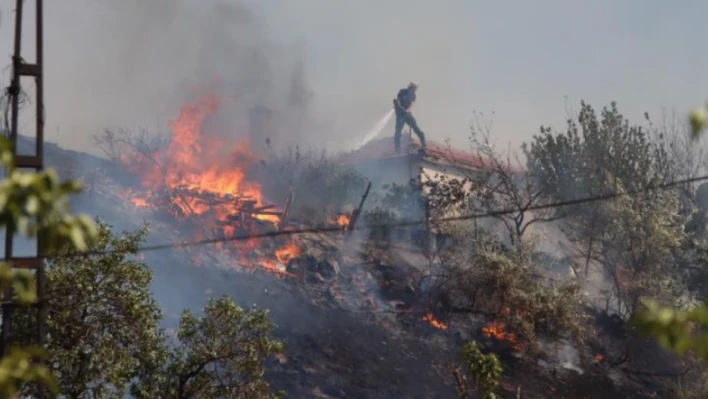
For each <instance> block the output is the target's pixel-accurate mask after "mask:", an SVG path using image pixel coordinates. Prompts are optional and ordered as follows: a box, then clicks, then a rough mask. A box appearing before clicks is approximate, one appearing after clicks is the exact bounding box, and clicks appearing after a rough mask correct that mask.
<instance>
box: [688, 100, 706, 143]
mask: <svg viewBox="0 0 708 399" xmlns="http://www.w3.org/2000/svg"><path fill="white" fill-rule="evenodd" d="M706 121H708V106H703V107H697V108H694V109H693V110H692V111H691V113H690V114H689V116H688V122H689V124H690V126H691V138H693V139H694V140H695V139H696V138H698V136H699V135H700V134H701V133H702V132H703V130H704V129H705V127H706Z"/></svg>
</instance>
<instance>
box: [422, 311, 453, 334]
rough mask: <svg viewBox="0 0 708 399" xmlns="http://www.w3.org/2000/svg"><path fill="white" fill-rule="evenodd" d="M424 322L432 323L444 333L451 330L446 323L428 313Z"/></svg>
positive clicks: (424, 317)
mask: <svg viewBox="0 0 708 399" xmlns="http://www.w3.org/2000/svg"><path fill="white" fill-rule="evenodd" d="M423 320H424V321H427V322H428V323H430V325H431V326H433V327H435V328H437V329H438V330H443V331H445V330H447V329H448V328H449V326H448V325H447V324H445V323H443V322H442V321H440V320H438V319H436V318H435V316H433V314H432V313H426V314H425V316H423Z"/></svg>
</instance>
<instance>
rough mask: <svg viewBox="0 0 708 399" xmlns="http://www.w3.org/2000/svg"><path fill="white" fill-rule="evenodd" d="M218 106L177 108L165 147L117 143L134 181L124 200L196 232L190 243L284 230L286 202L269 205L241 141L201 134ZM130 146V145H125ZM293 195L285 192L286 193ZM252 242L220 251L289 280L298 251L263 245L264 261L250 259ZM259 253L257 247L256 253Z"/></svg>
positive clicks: (288, 245) (289, 245)
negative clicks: (265, 249)
mask: <svg viewBox="0 0 708 399" xmlns="http://www.w3.org/2000/svg"><path fill="white" fill-rule="evenodd" d="M220 107H221V99H220V98H218V97H216V96H207V97H204V98H202V99H201V100H200V101H198V102H196V103H193V104H188V105H185V106H183V107H182V109H181V110H180V112H179V115H178V117H177V118H176V119H175V120H174V121H172V122H171V123H170V127H171V131H172V136H171V139H170V140H169V143H168V144H166V145H165V146H162V147H158V148H150V147H149V146H141V145H137V144H136V143H130V142H128V141H125V140H124V141H122V144H123V148H122V149H121V151H120V154H121V157H120V159H119V161H120V162H121V164H122V165H123V167H124V168H125V169H126V170H128V171H130V172H131V173H132V174H133V175H135V176H136V177H137V178H138V179H139V181H140V188H139V189H129V190H127V191H126V192H125V193H124V198H126V199H129V200H130V201H131V202H132V203H133V205H134V206H135V207H137V208H149V209H151V210H153V211H158V212H164V213H167V214H169V215H170V216H172V217H174V218H175V219H177V220H181V221H183V222H186V223H188V224H189V225H191V226H192V227H193V228H194V229H195V233H194V234H195V238H196V239H207V238H213V237H223V238H224V239H225V241H228V240H229V239H230V238H232V237H235V236H239V235H248V234H255V233H262V232H265V231H273V230H276V229H279V228H281V227H283V222H284V219H285V216H287V215H286V210H287V208H288V207H289V204H290V202H291V201H292V198H288V199H284V202H285V203H286V210H280V209H278V208H277V207H276V206H275V205H274V204H271V203H268V202H267V201H266V200H265V198H264V195H263V191H262V189H261V185H260V184H259V183H258V182H256V181H253V180H250V179H249V178H248V175H249V171H250V170H251V168H253V167H254V166H255V165H256V164H257V163H258V160H259V157H258V155H257V154H255V153H254V152H253V151H251V149H250V145H249V142H248V141H241V142H239V143H237V144H235V145H234V146H229V143H228V142H226V141H225V140H224V139H223V138H218V137H212V136H209V135H206V134H204V132H203V131H202V125H203V124H204V122H205V120H206V119H207V118H208V117H209V116H211V115H213V114H214V113H216V112H217V111H218V110H219V109H220ZM131 144H132V145H131ZM291 196H292V192H291ZM259 246H260V244H257V243H256V242H254V241H250V240H246V241H235V240H234V241H230V242H228V244H227V245H220V246H219V247H220V248H221V249H223V250H228V251H232V252H235V253H236V254H238V255H239V257H238V258H239V260H240V261H241V262H242V263H243V264H240V265H239V266H242V267H251V268H253V267H256V266H260V267H263V268H265V269H267V270H270V271H273V272H275V273H278V274H281V275H288V274H289V273H287V272H286V270H285V269H286V267H285V265H286V264H287V263H288V261H289V260H290V259H292V258H293V257H296V256H298V254H299V253H300V250H299V248H298V247H297V245H296V244H295V243H293V242H291V241H287V240H286V241H284V242H281V243H280V245H279V246H276V247H274V248H270V249H271V250H272V253H271V254H270V255H268V256H265V257H263V256H257V255H260V253H262V252H263V251H259V252H258V253H256V252H254V251H253V249H255V248H257V247H259ZM260 249H263V248H260Z"/></svg>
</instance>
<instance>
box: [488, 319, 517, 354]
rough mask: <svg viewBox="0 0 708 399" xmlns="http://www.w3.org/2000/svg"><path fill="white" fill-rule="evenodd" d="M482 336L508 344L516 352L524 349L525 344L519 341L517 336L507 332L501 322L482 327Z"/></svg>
mask: <svg viewBox="0 0 708 399" xmlns="http://www.w3.org/2000/svg"><path fill="white" fill-rule="evenodd" d="M482 334H484V336H485V337H487V338H494V339H496V340H497V341H500V342H505V343H508V344H509V345H511V347H512V349H514V350H515V351H520V350H522V349H524V344H523V343H522V342H520V341H519V339H518V337H517V336H516V334H514V333H512V332H508V331H506V329H505V327H504V325H503V324H502V323H500V322H492V323H490V324H488V325H486V326H484V327H482Z"/></svg>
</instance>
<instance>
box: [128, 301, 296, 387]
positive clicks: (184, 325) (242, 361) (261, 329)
mask: <svg viewBox="0 0 708 399" xmlns="http://www.w3.org/2000/svg"><path fill="white" fill-rule="evenodd" d="M272 330H273V325H272V324H271V323H270V322H269V321H268V313H267V311H264V310H255V309H249V310H244V309H242V308H240V307H238V306H237V305H236V304H235V303H234V302H233V301H232V300H231V299H230V298H228V297H221V298H216V299H215V298H212V299H211V300H210V301H209V303H208V304H207V305H206V307H205V308H204V314H203V315H202V316H201V317H196V316H194V315H193V314H192V313H191V312H190V311H185V312H184V313H183V315H182V318H181V322H180V326H179V329H178V331H177V333H176V334H175V335H174V336H173V337H172V338H173V341H174V342H169V344H168V345H169V349H168V357H167V360H166V361H165V362H164V364H163V365H162V367H161V369H160V370H159V371H157V372H151V373H148V374H145V375H143V376H141V378H140V381H139V383H137V384H135V386H133V389H132V391H133V395H134V396H135V397H138V398H155V397H160V398H170V399H192V398H194V399H207V398H232V399H247V398H248V399H251V398H254V399H271V398H272V399H275V398H279V397H281V396H282V394H279V393H273V392H272V391H271V388H270V386H269V384H268V382H267V381H266V380H265V379H264V374H265V360H266V358H268V357H269V356H271V355H273V354H274V353H277V352H280V351H281V350H282V344H281V343H280V342H278V341H276V340H275V339H273V337H272V335H271V332H272Z"/></svg>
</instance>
